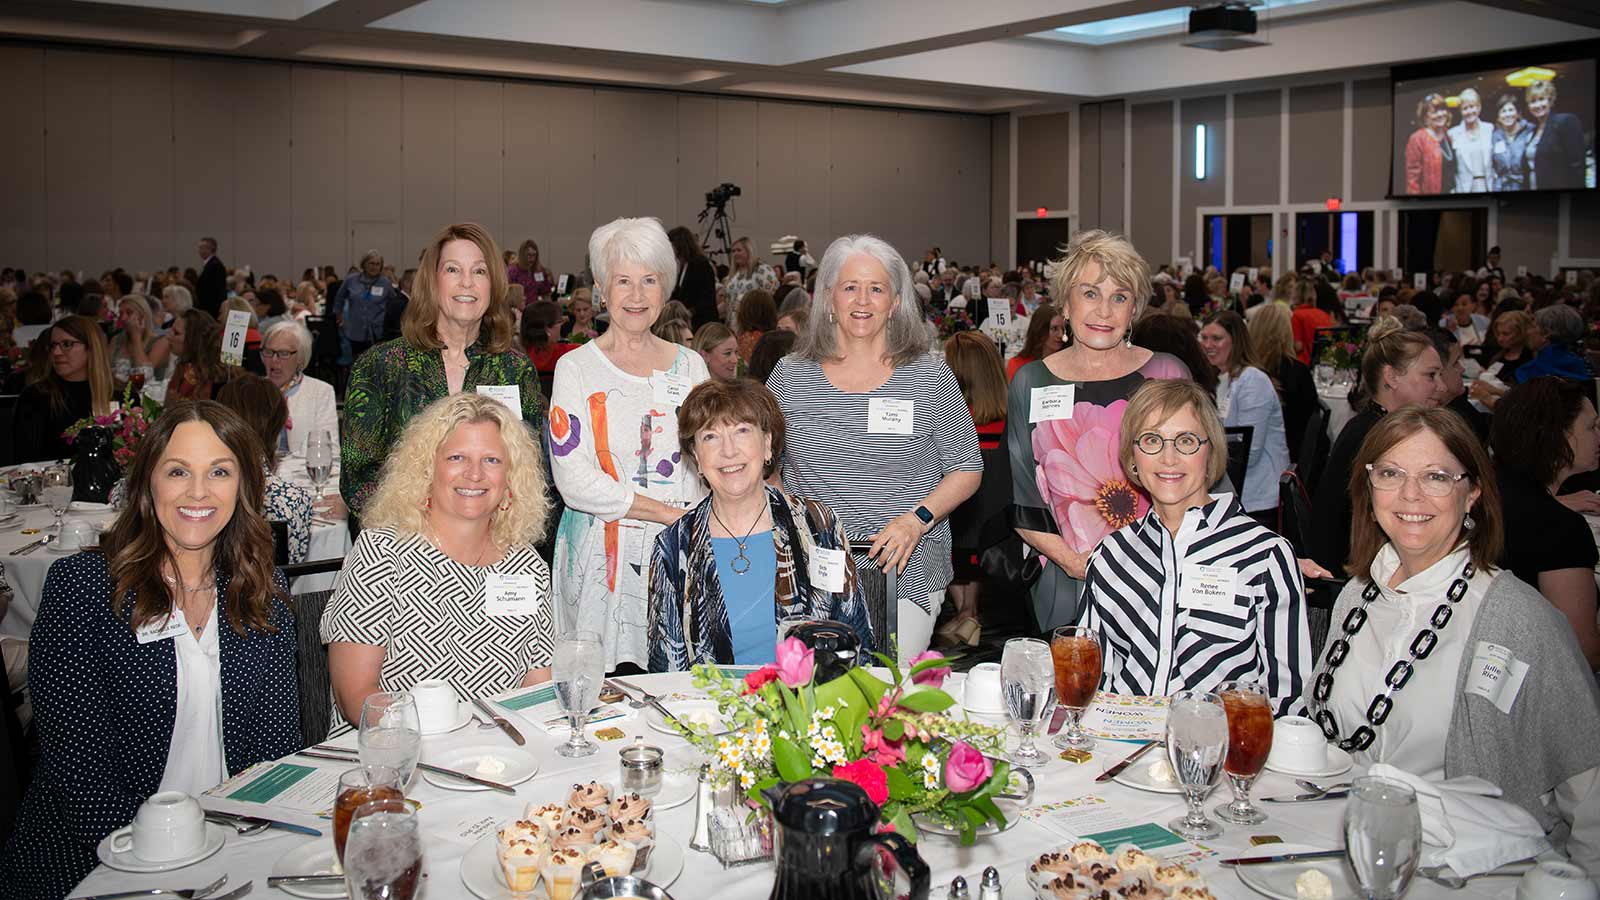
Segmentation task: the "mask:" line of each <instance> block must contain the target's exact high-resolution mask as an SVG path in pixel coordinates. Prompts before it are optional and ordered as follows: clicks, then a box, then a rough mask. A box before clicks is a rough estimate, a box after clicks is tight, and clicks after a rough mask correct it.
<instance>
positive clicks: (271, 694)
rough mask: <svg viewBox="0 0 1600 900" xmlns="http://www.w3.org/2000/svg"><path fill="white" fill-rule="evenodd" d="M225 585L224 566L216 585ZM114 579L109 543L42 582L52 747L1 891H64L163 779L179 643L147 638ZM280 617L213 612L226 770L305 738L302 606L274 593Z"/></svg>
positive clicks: (45, 708)
mask: <svg viewBox="0 0 1600 900" xmlns="http://www.w3.org/2000/svg"><path fill="white" fill-rule="evenodd" d="M277 577H278V579H279V585H280V586H282V584H283V581H282V576H281V575H279V576H277ZM226 585H227V580H226V578H225V577H224V576H223V574H222V573H220V572H219V573H218V574H217V587H218V589H219V591H218V592H219V593H221V592H222V591H223V590H225V589H226ZM111 588H112V585H111V578H110V574H109V572H108V570H107V561H106V557H105V556H104V555H103V554H100V553H89V552H85V553H78V554H75V555H73V556H69V557H67V558H66V559H62V560H59V561H57V562H56V563H55V564H54V565H52V566H51V567H50V574H49V576H48V577H47V578H46V580H45V584H44V597H43V599H42V600H41V601H40V604H39V615H38V618H37V619H35V620H34V624H33V635H32V638H31V640H30V643H29V653H28V667H29V677H28V688H29V691H30V692H31V694H32V698H33V709H34V721H36V722H37V723H38V728H39V741H40V745H41V751H42V752H41V755H40V758H39V764H38V766H37V768H36V771H35V773H34V781H33V784H32V786H31V787H30V788H29V789H28V794H27V796H26V797H25V798H24V799H23V802H22V809H21V811H20V812H19V813H18V816H17V829H16V833H15V834H13V835H12V837H11V840H10V841H9V842H8V843H7V844H6V847H5V851H4V853H3V854H0V872H4V873H5V875H4V877H3V878H0V897H7V898H10V897H16V898H23V897H26V898H29V900H44V898H52V900H53V898H60V897H64V896H66V894H67V892H68V891H70V890H71V889H72V888H73V887H75V886H76V885H77V883H78V882H79V881H81V880H82V879H83V877H84V876H85V875H87V874H89V872H90V871H92V870H93V869H94V867H95V866H96V865H97V864H98V860H97V859H96V857H95V846H96V845H97V844H98V843H99V842H100V840H101V838H104V837H105V836H106V835H107V834H109V833H111V832H112V831H114V830H116V829H117V828H120V827H122V826H123V825H126V824H127V823H128V822H130V821H132V820H133V814H134V813H135V812H136V811H137V810H138V808H139V804H140V803H143V802H144V800H145V798H146V797H149V796H150V795H151V794H153V793H155V792H156V790H157V789H158V788H159V787H160V786H161V776H162V773H163V772H164V770H165V769H166V764H167V752H168V750H169V749H170V747H171V744H172V724H173V720H174V719H175V718H176V717H177V711H178V664H177V654H176V651H175V649H174V648H173V642H172V641H170V640H165V641H154V642H151V643H148V644H140V643H139V642H138V640H137V639H135V637H134V635H133V631H132V629H131V628H130V627H129V620H130V616H131V614H132V604H131V603H128V604H124V606H123V611H122V615H121V616H120V617H119V616H115V615H113V614H112V612H111V604H110V597H111ZM271 621H272V624H273V625H275V626H277V628H278V630H277V631H276V632H274V633H264V632H256V631H249V630H247V631H246V632H245V633H244V634H243V635H240V634H238V633H236V632H235V631H234V630H233V628H232V627H231V626H230V625H229V623H228V611H227V609H226V607H223V608H220V609H218V611H217V625H218V628H217V640H218V649H219V651H220V656H221V669H222V744H223V750H224V752H225V753H226V755H227V767H228V772H229V774H235V773H237V772H239V771H241V770H243V769H245V768H247V767H248V766H251V765H254V764H255V763H258V762H261V761H262V760H268V759H276V758H278V757H280V756H285V755H287V754H290V753H293V752H294V751H296V750H298V749H300V709H299V699H298V694H297V692H296V687H297V685H296V679H295V623H294V616H293V614H292V613H291V612H290V610H289V607H288V605H287V604H285V603H283V602H282V601H273V604H272V615H271Z"/></svg>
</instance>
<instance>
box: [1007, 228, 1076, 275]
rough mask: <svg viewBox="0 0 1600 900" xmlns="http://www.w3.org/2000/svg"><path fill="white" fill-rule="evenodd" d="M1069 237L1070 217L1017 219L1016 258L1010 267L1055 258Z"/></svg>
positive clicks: (1041, 263)
mask: <svg viewBox="0 0 1600 900" xmlns="http://www.w3.org/2000/svg"><path fill="white" fill-rule="evenodd" d="M1071 237H1072V224H1071V220H1070V219H1066V218H1061V219H1038V218H1034V219H1018V220H1017V258H1016V259H1014V260H1012V261H1011V266H1012V268H1016V267H1017V266H1021V265H1025V264H1027V263H1029V262H1037V263H1039V264H1040V265H1043V264H1044V263H1046V262H1049V261H1050V260H1052V259H1055V258H1056V257H1057V256H1060V255H1061V250H1060V248H1061V247H1063V246H1065V245H1066V243H1067V240H1068V239H1069V238H1071Z"/></svg>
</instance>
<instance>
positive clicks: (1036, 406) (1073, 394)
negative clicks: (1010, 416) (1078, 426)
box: [1028, 384, 1078, 422]
mask: <svg viewBox="0 0 1600 900" xmlns="http://www.w3.org/2000/svg"><path fill="white" fill-rule="evenodd" d="M1077 396H1078V386H1077V385H1075V384H1055V385H1051V386H1049V387H1036V388H1034V389H1033V390H1031V391H1029V392H1028V421H1029V422H1049V421H1051V420H1053V419H1070V418H1072V405H1073V403H1074V402H1075V401H1076V398H1077Z"/></svg>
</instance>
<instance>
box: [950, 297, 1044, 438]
mask: <svg viewBox="0 0 1600 900" xmlns="http://www.w3.org/2000/svg"><path fill="white" fill-rule="evenodd" d="M1066 328H1067V319H1066V317H1065V316H1063V315H1061V309H1060V308H1059V307H1057V306H1056V305H1055V304H1053V303H1040V304H1039V305H1038V306H1037V307H1036V308H1035V309H1034V311H1033V318H1031V319H1029V320H1028V336H1027V338H1025V339H1024V340H1023V342H1022V350H1021V352H1019V353H1018V354H1017V355H1016V356H1013V357H1011V359H1009V360H1007V361H1006V381H1008V382H1009V381H1010V380H1011V379H1012V378H1013V377H1014V376H1015V375H1016V374H1017V370H1018V369H1020V368H1022V367H1023V366H1025V365H1027V364H1028V363H1031V362H1033V361H1034V360H1036V359H1044V358H1045V357H1046V356H1049V355H1050V354H1052V353H1054V352H1056V351H1057V350H1060V349H1061V335H1062V332H1064V331H1065V330H1066ZM957 377H960V376H957ZM978 434H979V436H980V437H981V436H982V434H983V432H982V430H981V429H980V430H979V432H978Z"/></svg>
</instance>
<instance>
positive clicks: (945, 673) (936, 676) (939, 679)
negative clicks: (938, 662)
mask: <svg viewBox="0 0 1600 900" xmlns="http://www.w3.org/2000/svg"><path fill="white" fill-rule="evenodd" d="M930 659H944V654H943V653H940V652H939V651H937V650H924V651H922V652H921V653H918V654H917V655H916V656H914V657H912V658H911V666H912V668H915V667H916V666H917V665H919V664H920V663H924V662H926V661H928V660H930ZM949 677H950V667H949V666H939V667H936V668H932V669H923V670H922V671H921V672H918V673H917V674H915V675H913V676H911V681H912V682H913V683H914V684H926V685H930V686H932V687H942V686H943V685H944V680H945V679H946V678H949Z"/></svg>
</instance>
